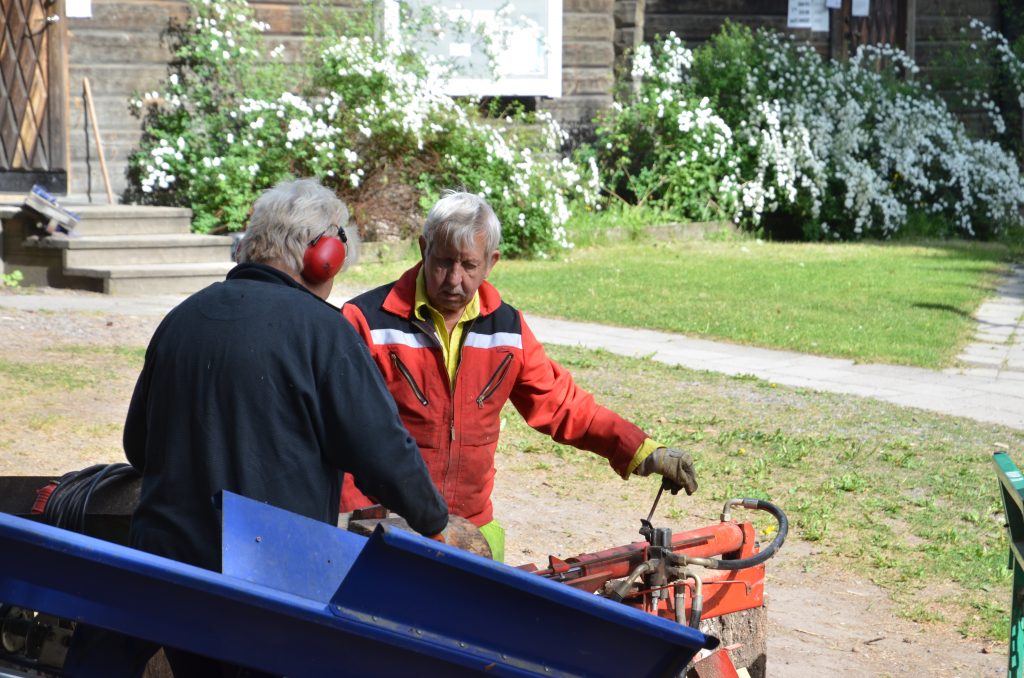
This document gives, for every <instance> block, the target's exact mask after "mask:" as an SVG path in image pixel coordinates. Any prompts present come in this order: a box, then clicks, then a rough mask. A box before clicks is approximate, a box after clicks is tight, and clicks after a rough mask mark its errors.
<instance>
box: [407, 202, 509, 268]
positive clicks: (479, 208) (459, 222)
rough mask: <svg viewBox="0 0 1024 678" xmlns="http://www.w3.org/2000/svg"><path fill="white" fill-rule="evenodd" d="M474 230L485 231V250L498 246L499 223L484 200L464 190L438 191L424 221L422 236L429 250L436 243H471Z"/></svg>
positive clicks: (487, 251)
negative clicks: (439, 194)
mask: <svg viewBox="0 0 1024 678" xmlns="http://www.w3.org/2000/svg"><path fill="white" fill-rule="evenodd" d="M477 233H483V234H484V247H485V249H486V253H487V254H490V253H491V252H493V251H495V250H496V249H498V243H500V242H501V222H500V221H498V215H496V214H495V213H494V210H493V209H491V206H490V205H488V204H487V201H486V200H484V199H483V198H481V197H480V196H478V195H476V194H475V193H468V192H466V191H452V190H446V191H443V192H442V193H441V199H440V200H438V201H437V202H436V203H435V204H434V206H433V207H431V208H430V213H429V214H428V215H427V220H426V221H425V222H424V223H423V239H424V240H426V241H427V245H426V251H427V252H430V249H431V247H433V245H434V244H435V243H442V242H443V243H446V244H452V245H455V246H456V247H458V248H459V249H468V248H470V247H472V246H473V244H474V243H473V239H474V238H475V237H476V234H477Z"/></svg>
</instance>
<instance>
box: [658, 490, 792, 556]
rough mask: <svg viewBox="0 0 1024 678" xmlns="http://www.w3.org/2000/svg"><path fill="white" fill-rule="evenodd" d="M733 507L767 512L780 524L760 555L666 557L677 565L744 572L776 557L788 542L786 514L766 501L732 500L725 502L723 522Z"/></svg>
mask: <svg viewBox="0 0 1024 678" xmlns="http://www.w3.org/2000/svg"><path fill="white" fill-rule="evenodd" d="M733 506H742V507H743V508H747V509H754V510H757V511H767V512H768V513H771V514H772V515H773V516H775V520H777V521H778V523H779V530H778V532H777V533H776V535H775V538H774V539H772V541H771V543H770V544H768V546H767V547H766V548H764V549H762V550H761V551H760V552H759V553H756V554H755V555H752V556H750V557H749V558H739V559H737V560H722V559H721V558H694V557H691V556H687V555H685V554H682V553H669V554H667V555H666V557H667V558H668V559H669V560H670V561H671V562H672V563H674V564H676V565H700V566H702V567H706V568H708V569H710V570H743V569H746V568H748V567H754V566H755V565H760V564H761V563H763V562H764V561H766V560H768V559H769V558H771V557H772V556H774V555H775V552H776V551H778V550H779V548H781V547H782V543H783V542H784V541H786V534H787V533H788V532H789V519H788V518H786V514H785V513H783V512H782V509H780V508H779V507H778V506H776V505H775V504H773V503H771V502H770V501H765V500H764V499H730V500H729V501H727V502H725V507H724V508H723V509H722V522H726V521H728V520H730V510H729V509H730V508H731V507H733Z"/></svg>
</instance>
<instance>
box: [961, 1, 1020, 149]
mask: <svg viewBox="0 0 1024 678" xmlns="http://www.w3.org/2000/svg"><path fill="white" fill-rule="evenodd" d="M1017 12H1018V17H1017V20H1018V21H1021V22H1024V13H1021V10H1019V9H1018V10H1017ZM1008 23H1012V20H1010V21H1008ZM961 32H962V33H964V34H966V35H968V36H969V37H971V38H973V39H972V41H971V42H970V43H968V44H967V49H966V50H964V51H965V52H966V57H965V56H961V57H960V59H959V62H960V63H959V64H958V65H959V66H960V67H959V68H957V69H956V70H955V82H956V84H957V85H958V86H959V89H960V90H961V93H962V104H964V105H966V106H967V107H968V108H972V109H975V110H981V111H983V112H984V113H985V114H986V116H987V118H988V120H989V123H990V124H991V125H992V129H993V131H994V132H995V135H996V136H997V138H999V139H1000V140H1001V141H1003V142H1004V143H1007V144H1010V145H1013V146H1014V147H1015V148H1016V150H1017V153H1018V157H1020V158H1021V159H1024V37H1021V38H1019V39H1018V40H1017V43H1016V45H1014V44H1011V43H1010V41H1009V40H1007V39H1006V37H1005V36H1004V35H1003V34H1002V33H1000V32H999V31H997V30H995V29H993V28H992V27H991V26H989V25H988V24H986V23H985V22H983V21H981V20H980V19H971V20H970V21H969V22H968V24H967V25H966V26H964V27H963V28H961Z"/></svg>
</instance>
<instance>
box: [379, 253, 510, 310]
mask: <svg viewBox="0 0 1024 678" xmlns="http://www.w3.org/2000/svg"><path fill="white" fill-rule="evenodd" d="M421 268H423V262H422V261H420V262H418V263H417V264H416V265H415V266H413V267H412V268H410V269H409V270H408V271H406V272H405V273H403V274H402V277H400V278H399V279H398V280H397V281H395V284H394V286H392V288H391V291H390V292H388V296H387V297H385V298H384V303H383V304H381V308H383V309H384V310H385V311H387V312H388V313H394V314H395V315H397V316H400V317H402V318H413V317H414V315H415V314H414V311H415V307H416V276H418V275H419V272H420V269H421ZM477 294H478V295H479V296H480V315H488V314H490V313H494V312H495V311H496V310H498V307H499V306H501V294H500V293H499V292H498V290H497V288H496V287H494V285H492V284H491V283H489V282H487V281H486V280H485V281H483V283H482V284H481V285H480V289H478V290H477Z"/></svg>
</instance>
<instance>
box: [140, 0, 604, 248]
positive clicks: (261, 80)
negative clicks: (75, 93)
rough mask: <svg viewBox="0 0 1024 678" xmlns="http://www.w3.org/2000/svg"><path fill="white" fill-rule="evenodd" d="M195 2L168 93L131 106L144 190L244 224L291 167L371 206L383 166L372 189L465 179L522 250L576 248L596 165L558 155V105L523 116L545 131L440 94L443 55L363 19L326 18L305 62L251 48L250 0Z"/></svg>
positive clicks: (422, 189)
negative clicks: (571, 226) (574, 222)
mask: <svg viewBox="0 0 1024 678" xmlns="http://www.w3.org/2000/svg"><path fill="white" fill-rule="evenodd" d="M190 3H191V5H192V7H193V10H194V11H195V13H196V15H197V18H196V20H195V22H194V23H193V24H191V25H190V27H189V28H190V30H188V31H183V32H182V34H181V41H180V46H179V47H178V50H177V54H178V55H179V61H178V62H176V63H175V64H174V65H173V67H172V72H171V74H170V77H169V79H168V81H167V82H166V83H165V91H164V92H159V93H151V94H150V95H148V96H147V97H146V98H143V99H141V100H139V101H138V102H137V103H136V104H135V105H136V107H137V108H138V109H139V110H140V111H144V112H145V115H146V128H145V131H146V136H145V138H144V140H143V144H142V148H140V150H139V151H138V152H137V153H136V154H135V155H134V157H133V159H132V177H133V192H134V197H138V198H139V199H141V200H142V201H143V202H149V203H156V204H178V205H187V206H189V207H191V208H192V209H193V210H194V212H195V219H194V228H195V229H196V230H199V231H204V232H206V231H210V230H214V229H228V230H236V229H240V228H243V227H244V224H245V218H246V214H247V210H248V208H249V206H250V205H251V204H252V201H253V199H254V198H255V196H256V195H257V194H258V192H259V191H261V190H262V189H264V188H266V187H267V186H270V185H272V184H273V183H274V182H276V181H278V180H279V179H281V178H283V177H285V176H289V175H300V176H316V177H318V178H320V180H321V181H322V182H323V183H324V184H325V185H328V186H331V187H332V188H334V189H335V190H336V191H337V192H338V194H339V195H340V196H342V197H343V198H344V199H346V200H348V201H349V202H350V203H363V204H365V203H366V202H367V201H373V200H374V199H379V196H375V195H364V194H363V191H364V187H366V186H367V184H368V181H369V179H370V178H371V177H384V180H383V181H378V182H377V184H376V188H372V189H369V190H371V191H372V190H379V185H380V184H381V183H386V182H391V181H395V180H397V181H400V182H402V183H404V184H406V185H410V186H414V187H415V188H416V190H417V191H418V192H419V193H420V194H421V195H424V196H425V197H426V198H427V199H429V198H430V197H432V196H436V195H437V194H438V193H439V192H440V191H441V189H443V188H450V187H465V188H466V190H470V191H474V192H477V193H480V194H481V195H484V196H485V197H488V198H490V199H491V203H492V205H493V206H494V208H495V210H496V212H497V213H498V216H499V218H500V219H501V221H502V224H503V227H504V238H503V243H502V249H503V252H505V253H506V254H509V255H513V256H514V255H543V254H546V253H548V252H549V251H551V250H553V249H557V248H560V247H568V246H570V243H569V242H568V241H567V239H566V235H565V231H564V227H563V226H564V224H565V221H566V220H567V219H568V217H569V211H570V209H571V206H572V205H573V204H580V205H583V206H594V205H595V204H596V199H597V188H596V187H597V179H596V170H595V169H594V168H592V167H590V166H589V165H586V164H584V165H583V166H582V168H581V167H580V166H577V165H576V164H575V163H574V162H572V161H570V160H568V159H565V158H564V157H562V153H561V148H562V145H563V144H564V141H565V138H564V134H563V133H562V131H561V130H560V129H559V127H558V125H557V123H556V122H555V121H554V120H553V119H552V118H550V116H543V115H538V116H534V117H531V118H530V119H529V120H527V121H526V122H528V123H530V126H529V128H528V129H531V130H532V129H539V130H541V132H540V134H523V133H520V132H517V130H518V129H519V126H518V125H517V124H514V123H518V122H520V120H518V119H516V120H514V119H513V118H512V117H508V118H506V119H502V120H485V119H484V118H483V117H482V116H481V114H480V113H479V112H478V109H477V107H476V105H475V102H471V101H456V100H453V99H452V98H451V97H448V96H445V95H443V94H441V93H440V92H441V89H442V78H444V77H445V76H446V70H445V68H444V67H443V66H442V65H441V64H439V63H437V62H435V61H432V60H431V59H429V58H427V57H426V56H424V55H423V54H421V53H419V52H418V51H417V50H415V49H412V48H410V47H407V46H402V45H400V44H399V43H398V42H397V41H396V40H394V39H391V38H389V37H386V36H380V35H376V36H375V37H374V36H372V32H373V30H372V26H370V25H368V24H354V23H351V22H350V23H348V24H345V25H343V26H341V27H340V28H339V27H337V26H331V25H326V24H325V25H322V26H320V28H321V31H322V33H321V34H320V35H317V36H315V37H311V38H310V40H309V47H308V52H309V53H310V55H311V56H308V57H307V66H306V70H305V71H304V72H300V71H299V69H298V68H296V67H292V68H291V69H288V68H286V67H284V66H282V65H281V64H280V57H281V56H282V54H281V48H275V50H274V54H276V55H277V58H275V57H274V55H273V54H272V55H270V56H260V55H258V54H256V49H255V48H254V47H252V45H259V44H260V43H261V40H262V36H261V33H262V32H263V31H264V30H265V29H266V26H264V25H261V24H259V23H257V22H254V21H253V20H252V12H251V9H250V8H249V6H248V5H247V4H246V3H245V2H242V1H240V0H190ZM229 38H230V40H231V42H232V44H228V39H229ZM232 49H234V50H235V51H234V52H233V51H231V50H232ZM243 49H244V51H243V52H241V53H239V51H240V50H243ZM250 50H252V51H250ZM243 62H246V68H245V72H244V74H243V73H240V72H239V70H238V69H239V65H240V64H241V63H243ZM238 76H241V77H238ZM286 85H287V86H286Z"/></svg>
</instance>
